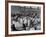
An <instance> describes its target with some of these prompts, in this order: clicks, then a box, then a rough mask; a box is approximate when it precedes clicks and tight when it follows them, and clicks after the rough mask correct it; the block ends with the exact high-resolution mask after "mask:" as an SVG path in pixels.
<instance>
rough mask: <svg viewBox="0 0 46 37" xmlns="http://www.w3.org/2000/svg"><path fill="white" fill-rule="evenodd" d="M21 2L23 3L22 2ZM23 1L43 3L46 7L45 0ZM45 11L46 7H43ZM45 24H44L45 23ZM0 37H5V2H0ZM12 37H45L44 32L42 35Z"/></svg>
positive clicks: (1, 0) (2, 0)
mask: <svg viewBox="0 0 46 37" xmlns="http://www.w3.org/2000/svg"><path fill="white" fill-rule="evenodd" d="M18 1H20V0H18ZM22 1H24V0H22ZM25 1H31V2H32V1H33V2H45V6H46V0H25ZM45 9H46V7H45ZM45 12H46V11H45ZM45 14H46V13H45ZM45 19H46V15H45ZM45 21H46V20H45ZM45 24H46V22H45ZM45 27H46V26H45ZM45 31H46V29H45ZM0 37H5V0H0ZM14 37H46V32H45V34H44V35H28V36H14Z"/></svg>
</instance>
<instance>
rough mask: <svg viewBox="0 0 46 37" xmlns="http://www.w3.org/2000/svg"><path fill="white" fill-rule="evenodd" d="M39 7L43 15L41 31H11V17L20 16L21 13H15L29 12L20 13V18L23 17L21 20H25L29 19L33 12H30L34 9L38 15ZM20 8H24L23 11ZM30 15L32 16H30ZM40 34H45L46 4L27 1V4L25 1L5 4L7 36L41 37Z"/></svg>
mask: <svg viewBox="0 0 46 37" xmlns="http://www.w3.org/2000/svg"><path fill="white" fill-rule="evenodd" d="M37 7H38V10H39V9H40V10H39V11H40V13H39V14H40V15H41V17H40V26H39V27H40V28H41V29H40V30H41V31H40V30H39V29H37V30H29V31H26V30H27V29H26V30H22V31H21V30H20V31H19V30H18V31H13V30H11V29H10V27H11V19H12V18H11V17H12V16H14V14H17V15H18V14H19V13H15V12H14V11H16V12H19V10H20V11H21V10H22V11H21V12H27V13H20V16H21V18H22V17H23V18H25V17H27V16H28V18H29V16H30V15H31V14H30V13H31V12H30V11H29V10H30V9H31V11H32V9H34V11H33V12H35V11H36V13H37ZM15 8H16V9H15ZM20 8H22V9H20ZM18 9H19V10H18ZM26 9H27V11H26ZM35 9H36V10H35ZM12 11H13V13H11V12H12ZM28 11H29V12H28ZM28 13H29V14H30V15H28ZM12 14H13V15H12ZM23 14H24V15H23ZM26 14H27V15H26ZM37 14H38V13H37ZM30 17H31V16H30ZM32 17H33V15H32ZM9 20H10V21H9ZM19 26H20V25H19ZM19 26H18V27H19ZM20 29H21V28H20ZM39 34H45V3H43V2H26V1H25V2H24V1H7V2H6V3H5V35H6V36H22V35H39Z"/></svg>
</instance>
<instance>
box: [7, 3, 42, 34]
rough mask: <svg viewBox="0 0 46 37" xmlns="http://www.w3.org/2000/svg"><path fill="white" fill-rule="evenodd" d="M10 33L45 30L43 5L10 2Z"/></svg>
mask: <svg viewBox="0 0 46 37" xmlns="http://www.w3.org/2000/svg"><path fill="white" fill-rule="evenodd" d="M8 12H9V13H8V19H9V21H8V24H9V25H8V33H9V34H26V33H41V32H43V5H42V4H26V3H25V4H24V3H8Z"/></svg>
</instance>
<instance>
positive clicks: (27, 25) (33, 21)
mask: <svg viewBox="0 0 46 37" xmlns="http://www.w3.org/2000/svg"><path fill="white" fill-rule="evenodd" d="M31 28H32V30H40V17H38V16H34V17H30V16H15V17H14V18H13V20H12V25H11V30H12V31H22V30H31Z"/></svg>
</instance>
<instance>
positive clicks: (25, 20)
mask: <svg viewBox="0 0 46 37" xmlns="http://www.w3.org/2000/svg"><path fill="white" fill-rule="evenodd" d="M23 22H24V23H23V25H24V28H25V30H26V27H27V25H28V24H27V23H28V21H27V18H26V17H24V18H23Z"/></svg>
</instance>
